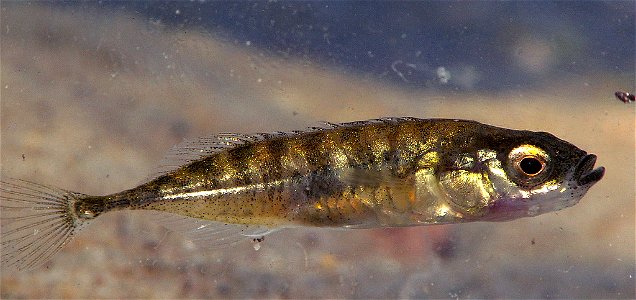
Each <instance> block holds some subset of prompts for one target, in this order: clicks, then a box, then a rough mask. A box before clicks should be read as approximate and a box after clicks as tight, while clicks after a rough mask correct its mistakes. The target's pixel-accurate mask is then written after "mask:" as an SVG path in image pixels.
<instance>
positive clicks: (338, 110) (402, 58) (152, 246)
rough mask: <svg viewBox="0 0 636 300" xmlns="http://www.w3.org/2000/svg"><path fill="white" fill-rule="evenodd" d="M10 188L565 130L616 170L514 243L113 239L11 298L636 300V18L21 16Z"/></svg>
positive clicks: (219, 12) (451, 230)
mask: <svg viewBox="0 0 636 300" xmlns="http://www.w3.org/2000/svg"><path fill="white" fill-rule="evenodd" d="M0 9H1V10H0V17H1V18H0V69H1V78H0V100H1V106H0V108H1V112H0V117H1V120H0V122H1V126H2V131H1V140H0V141H1V147H0V150H1V160H0V162H1V169H2V170H1V172H2V173H1V174H2V176H11V177H17V178H22V179H26V180H30V181H35V182H39V183H45V184H50V185H54V186H58V187H61V188H65V189H69V190H73V191H78V192H83V193H87V194H109V193H113V192H118V191H121V190H124V189H128V188H132V187H134V186H135V185H137V184H139V183H142V182H143V181H144V179H145V178H146V176H147V175H148V174H151V173H153V170H154V168H156V167H157V165H158V163H159V161H160V160H161V158H162V156H163V154H164V153H165V152H167V151H168V150H169V149H170V147H171V146H172V145H174V144H177V143H179V142H181V141H183V140H184V139H194V138H196V137H199V136H206V135H210V134H214V133H218V132H241V133H250V132H269V131H282V130H295V129H303V128H305V127H307V126H312V125H315V124H317V122H318V121H331V122H343V121H353V120H365V119H370V118H377V117H383V116H414V117H420V118H432V117H448V118H463V119H472V120H477V121H480V122H484V123H489V124H493V125H498V126H502V127H509V128H515V129H529V130H536V131H548V132H550V133H553V134H555V135H556V136H558V137H560V138H563V139H565V140H567V141H569V142H572V143H573V144H575V145H577V146H578V147H580V148H582V149H584V150H586V151H588V152H591V153H595V154H597V155H598V156H599V160H598V165H603V166H605V167H606V168H607V172H606V176H605V178H604V179H603V180H602V181H601V182H599V183H598V184H597V185H596V186H594V187H593V188H592V189H591V190H590V192H589V193H588V194H587V196H586V197H585V198H584V199H583V200H582V201H581V202H580V203H579V204H578V205H576V206H574V207H572V208H569V209H566V210H563V211H560V212H557V213H550V214H546V215H541V216H538V217H534V218H526V219H520V220H516V221H512V222H505V223H473V224H462V225H445V226H429V227H418V228H403V229H375V230H351V231H338V230H320V229H310V228H309V229H298V230H285V231H281V232H278V233H275V234H272V235H269V236H267V237H266V239H265V241H264V242H263V243H261V247H260V249H259V250H258V251H256V250H254V247H253V245H251V244H250V243H244V244H240V245H237V246H236V247H233V248H231V249H226V250H205V249H199V248H196V247H195V246H193V244H192V243H190V242H188V241H186V240H184V239H183V238H182V237H180V236H179V235H178V234H173V233H171V232H169V231H167V230H166V229H164V228H163V227H161V226H160V224H156V223H153V222H151V221H148V220H146V219H145V218H143V217H142V216H141V215H140V214H137V213H134V212H130V213H127V212H122V213H111V214H107V215H104V216H102V217H100V218H98V219H97V220H96V222H94V224H93V225H92V226H90V227H88V228H87V229H86V230H84V231H83V232H82V233H81V234H80V235H79V236H78V237H77V238H76V239H75V240H74V241H73V242H71V243H70V244H69V245H67V246H66V247H65V248H64V249H63V250H62V251H61V253H60V254H58V255H57V256H55V257H54V258H53V260H52V261H51V262H49V263H47V264H46V265H45V266H43V267H41V268H39V269H36V270H33V271H30V272H20V273H2V274H1V275H0V298H3V299H6V298H133V297H134V298H245V297H249V298H255V297H259V298H261V297H265V298H323V297H329V298H485V297H497V298H573V297H575V298H586V297H591V298H634V297H636V295H635V289H636V288H635V286H634V282H635V279H634V276H635V265H636V258H635V253H636V252H635V245H634V243H635V239H636V236H635V229H634V228H635V220H634V219H635V217H634V214H635V198H636V196H635V191H634V189H635V185H634V182H636V176H635V166H636V162H635V147H636V145H635V140H634V139H635V131H636V122H635V109H634V103H631V104H624V103H622V102H620V101H619V100H617V99H616V98H615V97H614V92H615V91H618V90H624V91H627V92H630V93H634V92H635V91H636V90H635V87H636V83H635V77H636V71H635V65H636V62H635V59H634V57H635V54H634V49H635V47H636V41H635V36H636V24H635V14H636V4H635V3H634V2H632V1H612V2H598V1H596V2H589V1H584V2H548V1H541V2H459V3H457V2H286V1H271V2H207V1H190V2H161V1H153V2H88V3H86V2H81V3H78V2H6V1H3V2H2V3H0Z"/></svg>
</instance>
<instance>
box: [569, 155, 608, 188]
mask: <svg viewBox="0 0 636 300" xmlns="http://www.w3.org/2000/svg"><path fill="white" fill-rule="evenodd" d="M595 163H596V155H594V154H588V155H586V156H584V157H583V158H581V160H579V162H578V163H577V164H576V168H575V169H574V178H575V179H576V183H578V184H579V185H587V184H592V183H595V182H597V181H599V180H601V178H603V175H604V174H605V168H604V167H598V168H596V169H594V164H595Z"/></svg>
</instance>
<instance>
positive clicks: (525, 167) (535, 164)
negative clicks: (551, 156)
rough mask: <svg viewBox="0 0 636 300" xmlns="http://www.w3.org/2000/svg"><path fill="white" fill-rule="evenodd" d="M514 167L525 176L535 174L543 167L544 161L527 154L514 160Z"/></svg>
mask: <svg viewBox="0 0 636 300" xmlns="http://www.w3.org/2000/svg"><path fill="white" fill-rule="evenodd" d="M515 167H516V169H517V171H519V172H521V173H523V174H525V175H527V176H536V175H537V174H539V173H541V171H543V169H545V161H544V160H543V159H540V158H538V157H535V156H532V155H528V156H525V157H523V158H521V160H519V161H518V162H516V164H515Z"/></svg>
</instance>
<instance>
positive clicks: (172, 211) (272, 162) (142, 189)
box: [0, 118, 604, 269]
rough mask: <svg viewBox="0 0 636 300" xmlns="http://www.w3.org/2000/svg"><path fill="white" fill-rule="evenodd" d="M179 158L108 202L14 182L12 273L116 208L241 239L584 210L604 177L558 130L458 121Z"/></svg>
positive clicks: (188, 150) (221, 148)
mask: <svg viewBox="0 0 636 300" xmlns="http://www.w3.org/2000/svg"><path fill="white" fill-rule="evenodd" d="M169 156H170V157H172V161H169V162H168V163H169V164H170V165H177V166H176V167H173V168H168V169H166V170H164V172H162V173H161V174H159V175H158V176H156V177H155V178H154V179H153V180H150V181H149V182H147V183H145V184H142V185H140V186H138V187H136V188H133V189H130V190H127V191H123V192H120V193H116V194H113V195H107V196H88V195H83V194H78V193H73V192H68V191H64V190H59V189H56V188H52V187H48V186H42V185H38V184H34V183H28V182H24V181H19V180H12V179H3V180H2V185H1V187H0V190H1V191H2V195H1V196H0V201H1V206H0V208H2V214H1V215H0V216H1V217H2V222H3V223H2V225H3V226H2V263H3V265H6V266H9V267H15V268H20V269H23V268H30V267H34V266H37V265H38V264H40V263H42V262H43V261H45V260H46V259H48V258H49V257H50V256H52V255H53V254H54V253H55V252H56V251H58V250H59V249H60V248H61V247H62V246H63V244H65V243H67V242H68V241H69V240H70V237H72V236H73V235H74V234H75V233H76V231H77V228H79V226H80V225H84V224H86V223H87V222H88V221H90V220H92V219H94V218H96V217H97V216H99V215H101V214H103V213H106V212H109V211H116V210H151V211H159V212H163V213H168V214H169V215H170V217H167V219H165V220H168V219H170V218H172V220H173V221H172V223H170V222H168V221H166V227H167V228H168V229H174V230H176V231H181V232H183V233H185V234H186V236H189V237H192V238H195V239H199V240H201V239H204V240H207V244H208V245H215V244H232V243H234V242H236V241H240V240H241V239H245V237H260V236H262V235H264V234H267V233H268V232H270V231H272V230H276V229H279V228H286V227H298V226H314V227H336V228H373V227H395V226H412V225H425V224H440V223H460V222H470V221H503V220H512V219H516V218H520V217H526V216H534V215H538V214H542V213H546V212H550V211H556V210H559V209H563V208H565V207H569V206H572V205H574V204H576V203H577V202H578V201H579V200H580V199H581V197H583V195H584V194H585V193H586V192H587V190H588V189H589V188H590V187H591V186H592V185H593V184H594V183H596V182H597V181H598V180H600V179H601V178H602V176H603V173H604V169H603V168H602V167H601V168H597V169H593V166H594V163H595V160H596V156H594V155H592V154H587V153H586V152H585V151H583V150H580V149H578V148H577V147H575V146H574V145H572V144H569V143H567V142H565V141H562V140H560V139H558V138H556V137H554V136H553V135H551V134H548V133H543V132H530V131H519V130H511V129H505V128H498V127H494V126H490V125H485V124H481V123H478V122H474V121H465V120H449V119H416V118H385V119H379V120H371V121H364V122H351V123H342V124H332V123H327V124H325V125H324V126H322V127H318V128H311V129H309V130H307V131H302V132H292V133H276V134H257V135H237V134H224V135H217V136H213V137H208V138H202V139H200V140H198V141H196V142H186V143H184V144H183V145H181V146H180V147H177V148H175V149H174V150H173V151H172V153H171V154H170V155H169ZM220 228H223V229H222V230H221V229H220ZM34 230H36V231H37V233H34ZM43 240H44V241H45V242H43ZM25 249H26V252H25V251H24V250H25Z"/></svg>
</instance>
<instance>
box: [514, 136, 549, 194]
mask: <svg viewBox="0 0 636 300" xmlns="http://www.w3.org/2000/svg"><path fill="white" fill-rule="evenodd" d="M508 167H509V169H508V170H510V172H511V173H510V175H511V176H512V178H513V180H514V181H515V182H517V184H520V185H522V186H524V187H530V186H534V185H536V184H539V183H541V182H542V181H543V180H545V179H546V178H547V177H548V176H550V174H549V173H550V170H551V168H550V156H549V155H548V153H547V152H546V151H544V150H543V149H541V148H539V147H537V146H533V145H528V144H525V145H520V146H517V147H515V148H514V149H512V151H510V153H509V154H508Z"/></svg>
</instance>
